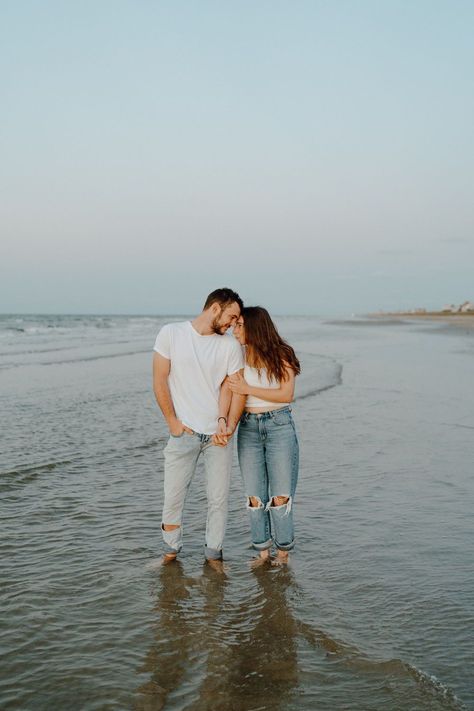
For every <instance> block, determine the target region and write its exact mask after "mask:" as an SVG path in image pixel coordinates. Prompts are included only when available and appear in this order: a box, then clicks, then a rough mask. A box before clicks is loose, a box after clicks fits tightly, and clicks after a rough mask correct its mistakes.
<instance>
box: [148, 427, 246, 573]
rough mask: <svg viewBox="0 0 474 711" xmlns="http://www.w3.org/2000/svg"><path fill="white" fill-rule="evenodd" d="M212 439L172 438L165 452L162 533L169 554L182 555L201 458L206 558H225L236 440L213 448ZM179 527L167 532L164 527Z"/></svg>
mask: <svg viewBox="0 0 474 711" xmlns="http://www.w3.org/2000/svg"><path fill="white" fill-rule="evenodd" d="M211 438H212V435H204V434H198V433H197V432H195V433H194V434H192V435H191V434H188V433H187V432H184V433H183V434H182V435H181V436H180V437H173V436H172V435H171V436H170V438H169V440H168V444H167V445H166V447H165V449H164V455H165V481H164V490H165V499H164V505H163V518H162V524H161V529H162V533H163V540H164V542H165V548H166V552H167V553H179V551H180V550H181V548H182V545H183V544H182V540H183V525H182V518H183V509H184V502H185V499H186V494H187V493H188V489H189V485H190V484H191V480H192V478H193V474H194V472H195V470H196V465H197V462H198V459H199V456H200V455H201V454H202V456H203V458H204V467H205V471H206V493H207V524H206V547H205V556H206V558H208V559H213V560H220V559H221V558H222V544H223V541H224V534H225V528H226V524H227V508H228V499H229V486H230V474H231V469H232V447H233V440H230V441H229V444H228V445H227V446H226V447H216V446H214V445H213V444H211ZM165 524H166V525H177V526H179V528H176V529H174V530H172V531H165V530H164V528H163V526H164V525H165Z"/></svg>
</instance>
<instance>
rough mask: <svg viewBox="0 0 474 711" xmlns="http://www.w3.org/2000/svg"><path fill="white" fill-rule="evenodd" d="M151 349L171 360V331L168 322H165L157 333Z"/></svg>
mask: <svg viewBox="0 0 474 711" xmlns="http://www.w3.org/2000/svg"><path fill="white" fill-rule="evenodd" d="M153 350H154V351H156V352H157V353H159V354H160V355H162V356H163V357H164V358H168V360H171V333H170V327H169V324H165V325H164V326H163V327H162V328H161V330H160V332H159V333H158V335H157V337H156V341H155V345H154V346H153Z"/></svg>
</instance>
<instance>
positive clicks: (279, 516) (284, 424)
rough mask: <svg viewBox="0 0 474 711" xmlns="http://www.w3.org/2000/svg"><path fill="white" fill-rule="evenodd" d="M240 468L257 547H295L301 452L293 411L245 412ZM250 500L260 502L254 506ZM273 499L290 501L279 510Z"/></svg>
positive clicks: (240, 429)
mask: <svg viewBox="0 0 474 711" xmlns="http://www.w3.org/2000/svg"><path fill="white" fill-rule="evenodd" d="M237 447H238V453H239V465H240V470H241V472H242V476H243V479H244V484H245V494H246V495H247V509H248V512H249V516H250V529H251V535H252V544H253V547H254V548H256V549H257V550H265V549H266V548H270V547H271V545H272V543H273V542H274V543H275V545H276V547H277V548H278V549H280V550H284V551H289V550H291V549H292V548H293V547H294V544H295V541H294V528H293V497H294V495H295V490H296V483H297V481H298V465H299V449H298V438H297V436H296V430H295V425H294V422H293V418H292V416H291V408H290V407H283V408H281V409H279V410H270V411H269V412H263V413H260V414H255V413H249V412H245V413H244V414H243V415H242V417H241V420H240V424H239V434H238V437H237ZM250 497H253V498H256V499H258V505H257V506H251V505H250ZM273 497H287V498H288V501H287V502H286V503H285V504H283V505H281V506H279V505H277V504H276V503H275V502H274V500H273Z"/></svg>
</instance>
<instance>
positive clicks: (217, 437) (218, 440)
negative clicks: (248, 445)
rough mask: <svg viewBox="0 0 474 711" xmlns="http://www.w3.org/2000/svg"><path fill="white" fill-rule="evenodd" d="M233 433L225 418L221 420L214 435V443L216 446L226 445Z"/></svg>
mask: <svg viewBox="0 0 474 711" xmlns="http://www.w3.org/2000/svg"><path fill="white" fill-rule="evenodd" d="M233 433H234V432H233V430H232V429H230V427H228V425H227V424H226V422H225V421H224V420H219V422H218V426H217V432H216V433H215V434H213V435H212V444H214V445H215V446H216V447H225V446H226V445H227V442H228V441H229V439H230V438H231V437H232V435H233Z"/></svg>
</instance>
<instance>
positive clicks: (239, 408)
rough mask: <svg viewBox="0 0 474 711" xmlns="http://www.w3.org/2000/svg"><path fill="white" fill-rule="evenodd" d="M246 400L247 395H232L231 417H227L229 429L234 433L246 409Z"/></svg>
mask: <svg viewBox="0 0 474 711" xmlns="http://www.w3.org/2000/svg"><path fill="white" fill-rule="evenodd" d="M246 400H247V396H246V395H238V394H237V393H233V395H232V402H231V403H230V409H229V415H228V417H227V427H228V428H229V429H230V430H231V431H232V432H233V431H234V430H235V428H236V427H237V425H238V424H239V420H240V418H241V416H242V413H243V411H244V408H245V402H246Z"/></svg>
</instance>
